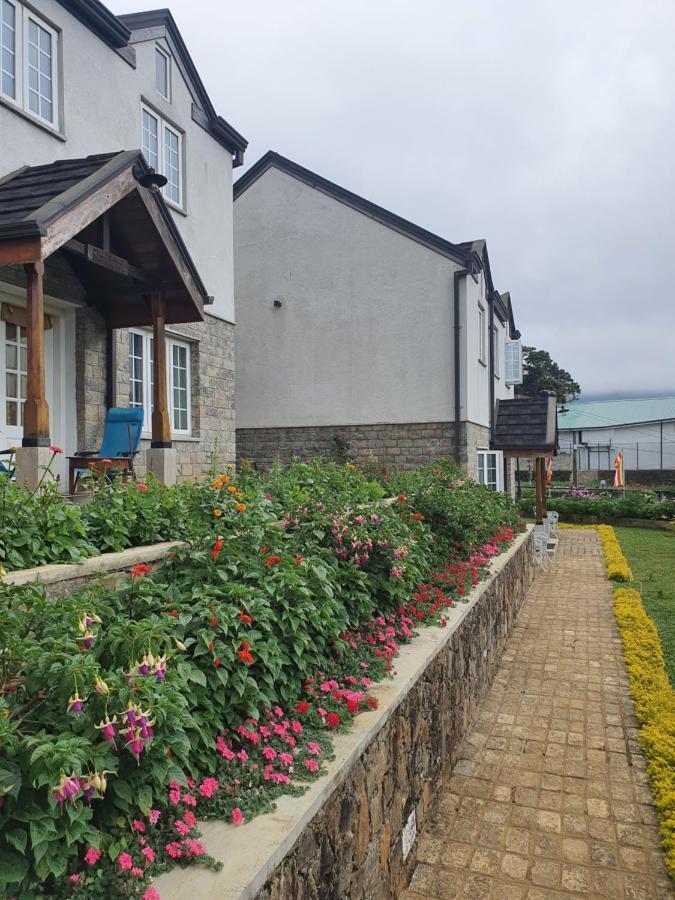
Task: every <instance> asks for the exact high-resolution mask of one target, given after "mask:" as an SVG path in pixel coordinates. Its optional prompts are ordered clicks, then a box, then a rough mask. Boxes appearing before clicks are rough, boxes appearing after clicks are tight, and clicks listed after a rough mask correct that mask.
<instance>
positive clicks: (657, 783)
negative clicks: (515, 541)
mask: <svg viewBox="0 0 675 900" xmlns="http://www.w3.org/2000/svg"><path fill="white" fill-rule="evenodd" d="M614 613H615V615H616V620H617V622H618V624H619V630H620V632H621V638H622V640H623V647H624V657H625V659H626V667H627V668H628V675H629V679H630V690H631V694H632V695H633V699H634V700H635V711H636V713H637V717H638V719H639V720H640V722H641V724H642V729H641V732H640V736H641V739H642V746H643V748H644V751H645V756H646V757H647V770H648V772H649V779H650V782H651V789H652V795H653V797H654V803H655V805H656V808H657V810H658V813H659V823H660V826H661V839H662V841H663V847H664V850H665V854H666V865H667V866H668V871H669V872H670V874H671V875H672V876H673V877H675V691H674V690H673V689H672V687H671V686H670V682H669V681H668V675H667V673H666V669H665V666H664V662H663V652H662V650H661V642H660V640H659V635H658V633H657V631H656V627H655V626H654V623H653V622H652V620H651V619H650V618H649V616H648V615H647V613H646V611H645V608H644V606H643V605H642V598H641V597H640V594H639V592H638V591H636V590H633V588H617V589H616V590H615V591H614Z"/></svg>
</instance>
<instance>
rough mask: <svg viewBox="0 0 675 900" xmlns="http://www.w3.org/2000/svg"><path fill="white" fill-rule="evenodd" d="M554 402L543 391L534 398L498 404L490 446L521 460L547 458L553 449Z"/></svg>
mask: <svg viewBox="0 0 675 900" xmlns="http://www.w3.org/2000/svg"><path fill="white" fill-rule="evenodd" d="M557 443H558V441H557V427H556V398H555V396H554V395H551V394H549V393H548V392H546V391H542V393H541V394H539V395H538V396H537V397H522V396H520V397H514V398H513V399H512V400H498V401H497V409H496V411H495V422H494V431H493V436H492V441H491V442H490V446H491V447H492V449H493V450H503V451H504V452H505V453H510V454H511V455H517V453H518V452H519V453H520V454H521V455H522V456H547V455H549V454H551V453H554V452H555V449H556V446H557Z"/></svg>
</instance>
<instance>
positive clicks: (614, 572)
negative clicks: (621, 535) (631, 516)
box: [560, 525, 633, 581]
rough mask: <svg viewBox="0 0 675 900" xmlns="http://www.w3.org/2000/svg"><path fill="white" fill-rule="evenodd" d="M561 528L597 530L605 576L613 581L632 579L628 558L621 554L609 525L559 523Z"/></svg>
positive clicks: (619, 546)
mask: <svg viewBox="0 0 675 900" xmlns="http://www.w3.org/2000/svg"><path fill="white" fill-rule="evenodd" d="M560 527H561V528H587V529H590V530H593V531H597V532H598V536H599V537H600V543H601V544H602V552H603V554H604V557H605V565H606V566H607V577H608V578H611V579H612V580H613V581H632V580H633V573H632V572H631V569H630V566H629V565H628V560H627V559H626V557H625V556H624V555H623V551H622V549H621V545H620V544H619V542H618V540H617V539H616V534H615V532H614V529H613V528H612V526H611V525H561V526H560Z"/></svg>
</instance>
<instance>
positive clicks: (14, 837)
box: [5, 828, 28, 854]
mask: <svg viewBox="0 0 675 900" xmlns="http://www.w3.org/2000/svg"><path fill="white" fill-rule="evenodd" d="M5 839H6V841H7V843H9V844H11V845H12V846H13V847H15V848H16V849H17V850H18V851H19V853H22V854H23V853H25V852H26V844H27V843H28V835H27V834H26V832H25V831H24V830H23V828H14V829H13V830H12V831H8V832H7V833H6V834H5Z"/></svg>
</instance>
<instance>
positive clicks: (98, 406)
mask: <svg viewBox="0 0 675 900" xmlns="http://www.w3.org/2000/svg"><path fill="white" fill-rule="evenodd" d="M167 330H168V332H169V334H170V335H175V336H177V337H182V338H184V339H186V340H187V341H188V342H189V343H190V356H191V364H192V372H191V375H192V396H191V401H192V402H191V406H192V423H191V425H192V429H191V430H192V434H191V435H190V437H185V438H177V439H176V440H174V447H175V448H176V451H177V457H178V459H177V468H178V476H179V478H190V477H192V476H193V475H199V474H202V473H203V472H204V471H205V470H206V469H207V468H208V466H209V462H210V457H211V454H212V453H213V452H214V451H216V450H217V457H218V460H219V464H220V465H221V466H225V465H226V464H228V463H234V458H235V435H234V325H233V324H232V323H230V322H226V321H225V320H223V319H219V318H216V317H215V316H210V315H208V313H207V314H206V316H205V320H204V322H195V323H189V324H184V325H171V326H170V327H169V328H168V329H167ZM105 343H106V341H105V326H104V323H103V320H102V319H101V317H100V316H99V315H98V314H97V313H96V312H94V311H93V310H92V309H90V308H86V309H84V308H83V309H81V310H78V313H77V337H76V367H77V368H76V411H77V440H78V449H87V450H89V449H95V448H97V447H99V446H100V443H101V438H102V435H103V423H104V418H105V396H106V346H105ZM114 353H115V385H114V388H115V390H114V395H115V396H114V404H115V405H116V406H127V405H128V402H129V369H128V357H129V337H128V331H127V329H118V330H116V331H115V342H114ZM149 447H150V441H149V440H143V441H142V444H141V448H142V450H146V449H148V448H149ZM144 456H145V454H144V453H141V454H140V455H139V457H138V464H137V470H138V471H139V473H143V472H144V471H145V458H144Z"/></svg>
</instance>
